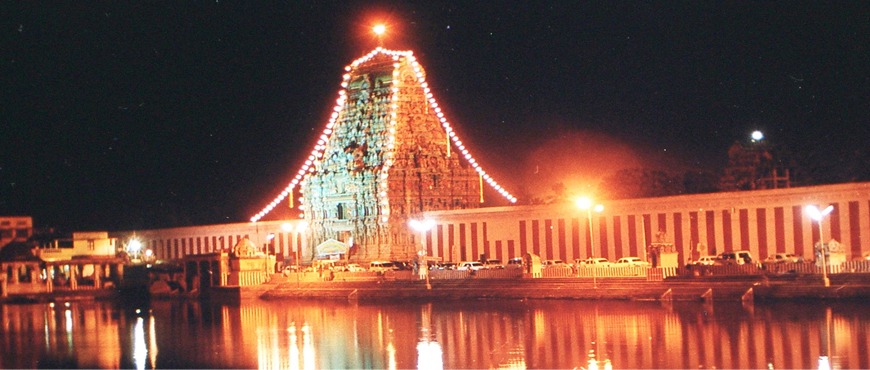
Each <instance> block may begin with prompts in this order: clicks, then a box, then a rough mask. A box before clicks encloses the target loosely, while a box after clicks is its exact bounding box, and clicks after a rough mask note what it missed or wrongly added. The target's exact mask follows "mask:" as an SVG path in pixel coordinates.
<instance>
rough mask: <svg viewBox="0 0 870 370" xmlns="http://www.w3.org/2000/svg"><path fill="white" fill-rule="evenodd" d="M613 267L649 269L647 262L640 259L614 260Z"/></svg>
mask: <svg viewBox="0 0 870 370" xmlns="http://www.w3.org/2000/svg"><path fill="white" fill-rule="evenodd" d="M613 266H614V267H623V266H637V267H649V262H647V261H644V260H642V259H640V257H622V258H620V259H618V260H616V263H615V264H614V265H613Z"/></svg>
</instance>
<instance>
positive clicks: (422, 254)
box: [408, 219, 435, 289]
mask: <svg viewBox="0 0 870 370" xmlns="http://www.w3.org/2000/svg"><path fill="white" fill-rule="evenodd" d="M408 226H410V227H411V229H414V230H415V231H418V232H419V233H420V246H421V247H422V248H420V251H419V252H417V255H418V256H419V259H420V260H421V261H422V262H423V263H422V264H421V266H420V267H419V271H420V275H421V278H422V275H424V274H425V275H426V289H432V284H430V283H429V258H428V257H427V256H426V246H425V245H423V240H424V238H425V236H426V232H427V231H429V230H432V228H433V227H435V221H432V220H429V219H424V220H422V221H421V220H410V221H408Z"/></svg>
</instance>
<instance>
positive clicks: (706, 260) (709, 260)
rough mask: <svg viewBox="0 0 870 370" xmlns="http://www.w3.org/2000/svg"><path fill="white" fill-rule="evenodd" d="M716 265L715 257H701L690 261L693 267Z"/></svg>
mask: <svg viewBox="0 0 870 370" xmlns="http://www.w3.org/2000/svg"><path fill="white" fill-rule="evenodd" d="M715 263H716V256H701V257H700V258H698V259H697V260H695V261H692V265H695V266H713V265H714V264H715Z"/></svg>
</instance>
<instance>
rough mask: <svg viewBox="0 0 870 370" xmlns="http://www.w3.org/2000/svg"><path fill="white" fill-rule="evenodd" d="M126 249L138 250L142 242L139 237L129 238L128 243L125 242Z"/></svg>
mask: <svg viewBox="0 0 870 370" xmlns="http://www.w3.org/2000/svg"><path fill="white" fill-rule="evenodd" d="M127 249H128V250H130V251H132V252H138V251H139V250H140V249H142V243H141V242H140V241H139V239H130V244H127Z"/></svg>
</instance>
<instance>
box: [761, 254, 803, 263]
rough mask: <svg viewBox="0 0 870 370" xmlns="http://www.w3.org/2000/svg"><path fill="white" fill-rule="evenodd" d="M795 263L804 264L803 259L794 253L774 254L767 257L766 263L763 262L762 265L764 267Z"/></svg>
mask: <svg viewBox="0 0 870 370" xmlns="http://www.w3.org/2000/svg"><path fill="white" fill-rule="evenodd" d="M794 262H803V258H801V257H798V256H796V255H794V254H792V253H774V254H771V255H769V256H767V258H765V259H764V261H761V263H762V264H764V265H769V264H776V263H794Z"/></svg>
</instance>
